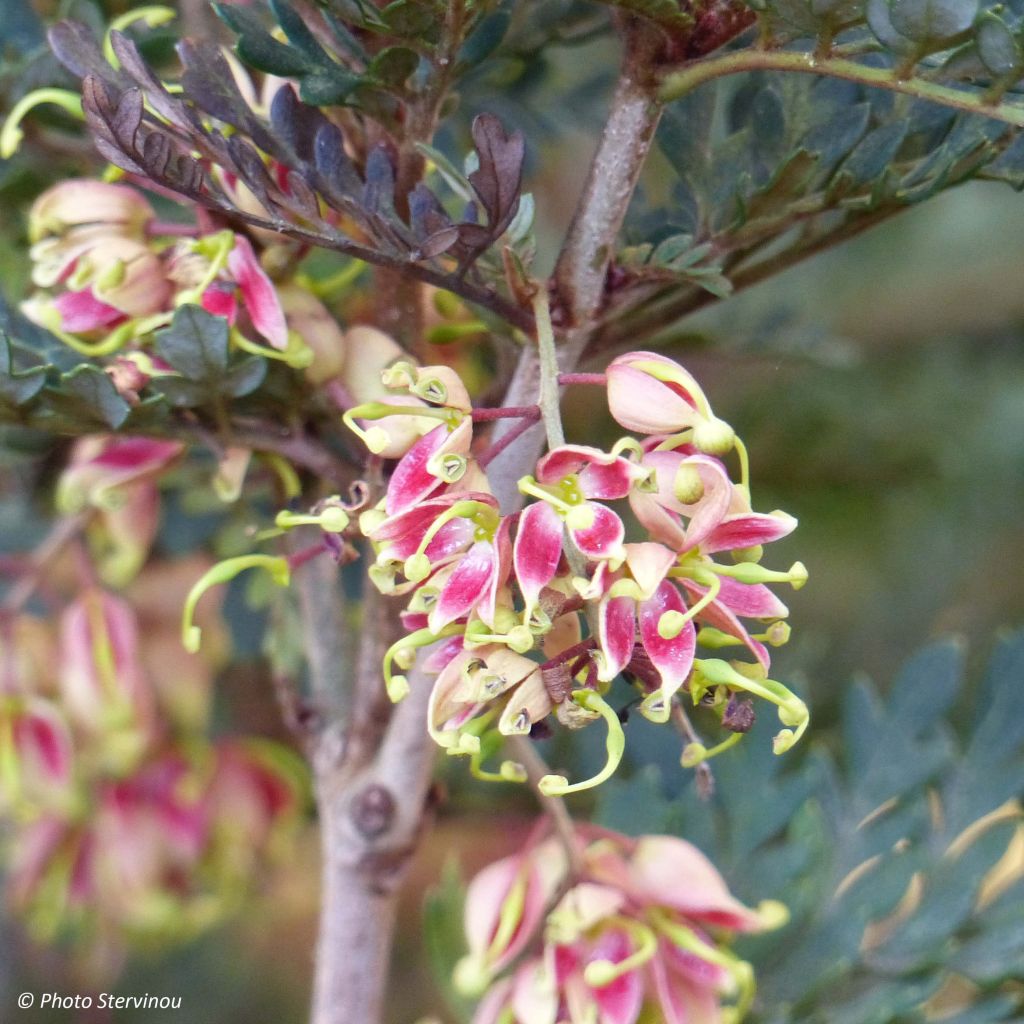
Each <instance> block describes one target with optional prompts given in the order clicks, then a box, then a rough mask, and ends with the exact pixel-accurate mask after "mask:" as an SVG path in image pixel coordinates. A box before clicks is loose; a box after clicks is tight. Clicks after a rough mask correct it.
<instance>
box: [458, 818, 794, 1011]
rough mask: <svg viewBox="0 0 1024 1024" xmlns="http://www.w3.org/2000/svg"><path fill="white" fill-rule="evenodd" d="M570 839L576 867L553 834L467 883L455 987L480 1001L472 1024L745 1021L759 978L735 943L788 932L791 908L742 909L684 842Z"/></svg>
mask: <svg viewBox="0 0 1024 1024" xmlns="http://www.w3.org/2000/svg"><path fill="white" fill-rule="evenodd" d="M573 838H574V839H575V841H576V843H577V850H576V856H575V857H574V862H573V863H572V864H570V862H569V859H568V856H567V853H566V850H565V848H564V847H563V845H562V844H561V843H560V842H559V841H556V840H555V839H554V838H550V839H546V840H544V841H542V842H534V843H532V844H528V846H527V848H526V849H525V850H524V851H523V852H521V853H517V854H515V855H513V856H510V857H506V858H505V859H503V860H500V861H497V862H496V863H494V864H491V865H489V866H488V867H486V868H485V869H484V870H483V871H481V872H480V873H479V874H478V875H477V876H476V877H475V878H474V879H473V881H472V882H471V883H470V886H469V889H468V891H467V894H466V909H465V931H466V939H467V942H468V945H469V954H468V956H467V957H466V958H465V959H464V960H462V961H461V962H460V963H459V965H458V968H457V970H456V973H455V984H456V986H457V987H458V988H459V989H461V990H462V991H463V992H465V993H466V994H467V995H472V996H480V995H483V999H482V1000H481V1002H480V1004H479V1006H478V1008H477V1011H476V1014H475V1016H474V1018H473V1024H556V1022H565V1024H637V1022H638V1021H641V1020H658V1021H664V1022H665V1024H692V1022H697V1021H699V1022H700V1024H718V1022H721V1021H725V1020H731V1021H737V1020H739V1019H740V1018H741V1017H742V1015H743V1014H744V1012H745V1011H746V1010H747V1009H748V1008H749V1006H750V1003H751V1000H752V999H753V995H754V976H753V971H752V970H751V968H750V965H749V964H748V963H746V962H745V961H743V960H741V959H739V958H738V957H737V956H736V955H735V954H734V953H732V952H731V951H730V950H729V948H728V939H729V937H730V936H731V935H732V934H734V933H736V932H757V931H762V930H764V929H766V928H773V927H779V926H780V925H782V924H783V923H784V922H785V920H786V911H785V908H784V907H782V906H781V905H780V904H778V903H773V902H770V901H769V902H766V903H763V904H761V906H760V907H759V908H758V909H757V910H756V911H755V910H751V909H750V908H748V907H746V906H744V905H743V904H742V903H741V902H740V901H739V900H737V899H736V898H735V897H734V896H733V895H732V894H731V893H730V892H729V890H728V888H727V886H726V884H725V882H724V880H723V879H722V877H721V875H720V874H719V873H718V871H717V870H716V869H715V868H714V866H713V865H712V864H711V862H710V861H709V860H708V859H707V858H706V857H705V856H704V855H703V854H702V853H701V852H700V851H699V850H697V849H696V847H694V846H692V845H691V844H690V843H688V842H686V841H685V840H682V839H677V838H675V837H671V836H664V835H648V836H641V837H639V838H637V839H630V838H627V837H626V836H623V835H619V834H617V833H614V832H607V831H604V830H601V829H596V828H593V827H589V826H578V827H577V830H576V833H575V835H574V837H573ZM723 1000H729V1001H731V1005H729V1006H723V1005H722V1003H723Z"/></svg>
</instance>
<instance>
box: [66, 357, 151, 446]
mask: <svg viewBox="0 0 1024 1024" xmlns="http://www.w3.org/2000/svg"><path fill="white" fill-rule="evenodd" d="M47 392H48V396H49V398H50V402H51V404H52V405H54V406H55V407H57V408H58V410H59V411H60V412H62V413H63V414H64V415H65V416H68V417H73V418H75V419H77V420H81V421H82V422H83V424H85V425H88V424H92V425H93V426H94V427H95V426H100V427H105V428H107V429H110V430H117V429H118V428H119V427H120V426H121V425H122V424H123V423H124V422H125V420H126V419H128V415H129V413H130V412H131V411H132V409H131V406H130V405H129V404H128V403H127V402H126V401H125V400H124V399H123V398H122V397H121V396H120V395H119V394H118V393H117V389H116V388H115V387H114V384H113V382H112V381H111V379H110V377H109V376H108V375H107V374H105V373H104V372H103V371H102V370H101V369H100V368H99V367H98V366H93V365H92V364H90V363H83V364H82V365H81V366H78V367H76V368H75V369H74V370H72V371H71V372H70V373H65V374H63V375H62V376H61V379H60V387H59V388H52V389H50V388H48V389H47Z"/></svg>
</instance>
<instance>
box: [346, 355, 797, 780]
mask: <svg viewBox="0 0 1024 1024" xmlns="http://www.w3.org/2000/svg"><path fill="white" fill-rule="evenodd" d="M382 382H383V384H384V385H385V386H386V387H387V388H388V389H390V391H391V393H392V395H393V397H391V398H388V399H385V400H381V401H374V402H369V403H364V404H361V405H357V406H354V407H351V408H350V409H349V410H348V412H347V413H346V416H345V418H346V422H348V423H349V425H350V426H351V427H352V429H353V430H354V431H355V432H356V433H357V434H358V435H359V436H360V437H361V438H362V439H363V441H364V442H365V443H366V445H367V447H369V449H370V450H371V451H372V452H375V453H377V454H379V455H382V456H384V457H388V458H397V459H398V461H397V463H396V465H395V466H394V469H393V471H392V473H391V476H390V478H389V480H388V482H387V486H386V490H385V493H384V495H383V497H382V498H381V500H380V501H379V502H378V504H377V505H376V506H374V507H373V508H372V509H369V510H367V511H364V512H363V514H362V516H361V517H360V523H359V525H360V528H361V530H362V532H363V533H364V535H365V536H366V537H368V538H369V540H370V541H371V544H372V547H373V551H374V561H373V565H372V567H371V569H370V577H371V579H372V580H373V582H374V583H375V584H376V585H377V587H378V588H379V589H380V590H381V591H383V592H384V593H388V594H396V595H402V596H408V603H407V606H406V611H405V613H404V622H405V625H406V627H407V629H408V634H407V635H406V636H405V637H403V638H402V639H401V640H399V641H398V642H397V643H396V644H395V645H394V646H393V647H392V648H391V649H390V650H389V651H388V652H387V655H386V657H385V664H384V673H385V681H386V684H387V687H388V692H389V694H390V695H391V697H392V699H394V700H399V699H401V698H402V697H403V696H405V694H406V693H407V692H408V689H409V686H410V683H409V680H408V675H407V672H408V670H409V669H410V668H411V667H412V666H413V664H414V663H415V662H416V659H417V651H418V650H419V649H420V648H429V650H428V651H426V652H425V655H424V656H423V657H422V658H421V659H420V668H421V670H422V671H424V672H427V673H434V674H436V677H437V678H436V681H435V683H434V686H433V692H432V695H431V700H430V710H429V720H428V728H429V730H430V733H431V735H432V736H433V737H434V739H435V740H436V741H437V742H438V743H439V744H440V745H441V746H442V747H444V748H445V749H446V750H447V751H448V752H449V753H451V754H464V755H468V756H470V757H471V758H472V760H473V770H474V772H475V773H476V774H478V775H481V776H483V777H494V775H495V773H490V772H487V771H486V770H485V769H483V767H482V766H481V763H480V762H481V759H482V754H481V751H482V750H484V749H494V747H495V746H496V745H500V740H501V738H502V737H508V736H516V735H526V734H530V733H535V732H536V731H537V730H538V728H544V726H542V724H541V723H543V722H544V720H545V719H548V718H549V717H554V718H556V719H557V720H558V721H559V722H560V723H562V724H563V725H566V726H568V727H569V728H578V727H581V726H585V725H587V724H589V723H591V722H594V721H597V720H598V719H603V720H604V721H605V722H606V723H607V727H608V729H609V737H608V744H607V746H608V754H609V757H608V763H607V765H606V766H605V768H604V770H603V771H602V772H601V773H599V775H597V776H596V777H595V778H593V779H589V780H585V781H583V782H577V783H573V784H570V783H569V782H568V781H567V780H566V779H564V778H562V777H561V776H547V777H546V778H545V779H544V780H543V781H542V783H541V788H542V790H544V791H545V792H547V793H549V794H561V793H566V792H571V791H573V790H576V789H581V788H585V787H587V786H590V785H594V784H595V783H596V782H599V781H601V780H602V779H604V778H606V777H607V776H608V775H609V774H610V773H611V772H612V771H614V769H615V766H616V764H617V762H618V760H619V758H620V757H621V755H622V752H623V748H624V734H623V730H622V725H621V721H620V719H621V718H622V717H624V716H623V715H622V709H620V710H619V711H616V710H613V709H612V708H611V707H610V705H609V703H608V701H607V700H606V697H607V695H608V692H609V689H610V687H611V686H612V684H613V682H614V681H615V680H616V679H618V678H620V677H621V678H623V679H625V680H626V681H627V682H628V683H629V684H631V685H632V686H633V687H634V690H635V692H636V697H635V700H636V702H637V704H638V706H639V711H640V713H641V714H643V715H644V716H646V717H647V718H649V719H651V720H652V721H655V722H666V721H668V720H669V719H670V718H673V717H678V716H679V715H681V714H683V713H684V712H683V707H682V704H681V703H680V697H681V695H684V694H685V695H686V696H687V697H688V698H689V700H690V701H691V702H692V703H693V704H698V703H699V704H701V705H703V706H705V707H707V708H709V709H710V710H711V712H712V713H713V714H714V715H715V716H716V718H717V720H718V721H719V722H720V724H721V726H722V727H723V728H724V730H725V731H726V733H727V738H726V739H725V740H723V742H722V743H720V744H719V745H718V746H717V747H714V748H712V749H711V750H708V749H707V748H706V747H705V746H704V745H703V744H701V743H700V742H697V741H694V742H692V743H690V744H689V745H688V746H687V748H686V749H685V750H684V752H683V763H684V764H685V765H693V764H696V763H698V762H700V761H702V760H704V759H706V758H707V757H709V756H711V754H713V753H715V752H717V751H718V750H719V749H722V748H723V747H724V746H728V745H731V744H732V743H734V742H735V741H736V740H738V739H739V738H740V736H741V735H742V734H743V733H744V732H746V731H747V730H749V728H750V726H751V724H752V722H753V717H754V715H753V707H752V703H751V702H750V700H749V697H750V696H756V697H761V698H764V699H766V700H768V701H770V702H772V703H774V704H775V705H776V706H777V710H778V715H779V719H780V721H781V724H782V726H783V728H782V729H781V731H779V733H778V734H777V735H776V737H775V743H774V746H775V750H776V752H777V753H781V752H783V751H785V750H787V749H788V748H789V747H790V746H792V744H793V743H794V742H795V741H796V740H797V739H799V737H800V735H801V734H802V733H803V731H804V729H805V728H806V725H807V718H808V716H807V709H806V707H805V705H804V703H803V701H801V700H800V699H799V698H798V697H796V696H795V695H793V694H792V693H791V692H790V691H789V690H788V689H787V688H786V687H785V686H784V685H783V684H781V683H779V682H777V681H776V680H774V679H772V678H770V676H769V671H770V665H771V657H770V652H769V648H770V647H772V646H777V645H779V644H782V643H785V642H786V640H787V639H788V637H789V627H788V625H787V624H786V622H785V619H786V616H787V614H788V611H787V608H786V606H785V604H783V602H782V601H781V600H780V599H779V597H778V596H777V594H776V593H774V592H773V590H772V589H770V586H769V585H770V584H773V583H789V584H790V585H792V586H793V587H794V588H798V587H800V586H802V585H803V583H804V582H805V580H806V578H807V573H806V570H805V569H804V567H803V565H802V564H800V563H799V562H798V563H796V564H794V565H793V566H792V567H791V568H790V569H789V570H786V571H774V570H770V569H767V568H765V567H764V566H762V565H761V564H760V561H761V558H762V555H763V548H764V545H766V544H769V543H771V542H772V541H775V540H778V539H779V538H781V537H784V536H786V535H787V534H789V533H790V532H791V531H792V530H793V528H794V527H795V525H796V520H795V519H793V517H792V516H789V515H786V514H785V513H783V512H778V511H776V512H771V513H767V514H764V513H759V512H754V511H753V510H752V507H751V499H750V486H749V479H748V465H747V456H746V449H745V447H744V446H743V444H742V442H741V441H740V439H739V438H738V437H736V435H735V433H734V432H733V430H732V428H731V427H729V425H728V424H726V423H725V422H723V421H722V420H721V419H719V418H718V417H716V416H715V415H714V413H713V412H712V410H711V408H710V405H709V403H708V400H707V397H706V396H705V394H704V392H703V391H702V390H701V388H700V386H699V385H698V384H697V382H696V381H695V380H694V379H693V377H692V376H690V374H688V373H687V372H686V371H685V370H684V369H683V368H682V367H680V366H679V365H678V364H676V363H675V362H673V361H672V360H670V359H667V358H665V357H664V356H661V355H657V354H654V353H649V352H633V353H629V354H627V355H624V356H621V357H619V358H618V359H616V360H615V361H614V362H613V363H612V364H611V365H610V366H609V368H608V371H607V373H606V374H605V375H602V376H601V377H600V378H599V380H598V381H592V380H588V381H587V383H595V382H599V383H601V384H602V385H603V386H604V387H605V388H606V393H607V399H608V407H609V410H610V412H611V415H612V417H613V418H614V419H615V420H616V422H618V423H619V424H620V425H621V426H623V427H625V428H626V429H627V430H629V431H631V432H632V433H633V434H636V435H640V436H639V437H635V436H628V435H627V436H624V437H622V438H620V439H619V440H618V441H617V442H616V443H615V445H614V446H613V447H612V448H611V449H610V450H608V451H604V450H601V449H598V448H595V447H591V446H588V445H580V444H558V445H556V446H554V447H552V448H551V449H550V450H549V451H548V452H547V453H546V454H544V455H543V456H542V457H541V458H540V459H539V461H538V462H537V463H536V466H535V468H534V471H533V473H532V474H531V475H529V476H526V477H523V478H522V479H521V480H519V490H520V492H521V493H522V494H523V495H525V496H526V497H527V498H529V499H533V500H532V501H530V503H529V504H527V505H526V507H525V508H524V509H523V510H522V511H521V512H518V511H517V512H509V511H506V510H502V509H501V508H500V507H499V505H498V501H497V500H496V498H495V497H494V495H493V493H492V488H491V486H490V482H489V480H488V476H487V466H488V463H489V461H490V459H491V457H492V456H493V453H494V451H495V448H494V447H492V448H490V449H488V448H486V447H484V448H481V447H480V445H478V444H475V443H474V441H475V439H474V431H475V427H476V425H477V423H479V422H480V421H481V420H490V419H494V418H498V417H502V416H506V415H507V416H509V417H520V418H523V419H526V420H529V419H530V417H531V415H532V416H533V418H536V416H537V415H538V410H537V409H536V408H533V407H531V408H526V409H510V410H501V409H498V410H478V411H474V410H473V408H472V406H471V403H470V401H469V397H468V395H467V393H466V388H465V387H464V386H463V385H462V383H461V381H460V380H459V378H458V376H457V374H456V373H455V372H454V371H453V370H452V369H451V368H450V367H447V366H427V367H421V366H416V365H414V364H413V363H411V362H408V361H400V362H397V363H394V364H392V365H390V366H386V367H385V368H384V370H383V374H382ZM410 406H412V408H410ZM734 473H735V474H736V475H735V476H734V475H733V474H734ZM627 510H628V512H629V513H630V515H629V517H628V518H629V520H631V521H634V522H635V523H636V524H637V526H638V528H639V530H640V531H641V533H640V535H639V536H637V537H636V538H635V539H631V538H629V537H628V536H627V529H626V525H625V523H626V520H625V519H624V518H623V517H624V515H625V513H626V511H627ZM755 624H756V625H755ZM700 648H703V649H704V650H703V651H700V653H698V652H699V649H700ZM726 648H738V649H742V650H743V651H745V652H746V655H747V656H746V657H745V658H742V657H732V658H723V657H719V656H717V655H718V652H719V651H721V650H723V649H726ZM628 703H629V701H628V700H627V701H623V704H624V705H627V704H628ZM485 741H487V742H485ZM496 775H497V777H499V778H504V779H509V780H515V779H521V778H522V777H523V771H522V768H521V767H520V766H519V765H518V764H516V763H515V762H512V761H507V762H505V763H503V764H502V765H501V768H500V770H499V771H498V772H497V773H496Z"/></svg>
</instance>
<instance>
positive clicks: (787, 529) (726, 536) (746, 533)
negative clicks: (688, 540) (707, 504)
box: [701, 512, 797, 555]
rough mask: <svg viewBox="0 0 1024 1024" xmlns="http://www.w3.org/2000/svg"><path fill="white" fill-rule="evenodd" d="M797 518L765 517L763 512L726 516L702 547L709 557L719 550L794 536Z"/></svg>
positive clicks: (780, 515)
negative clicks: (789, 535) (792, 534)
mask: <svg viewBox="0 0 1024 1024" xmlns="http://www.w3.org/2000/svg"><path fill="white" fill-rule="evenodd" d="M796 526H797V521H796V519H794V518H793V516H789V515H786V514H785V513H780V514H773V515H765V514H763V513H761V512H748V513H746V514H740V515H732V516H726V517H725V519H723V520H722V522H721V523H719V525H718V526H716V527H715V529H714V530H712V532H711V534H710V535H709V536H708V537H707V538H706V539H705V541H704V543H703V544H702V545H701V549H702V550H703V551H706V552H707V553H708V554H709V555H711V554H714V553H715V552H716V551H735V550H736V549H737V548H750V547H754V546H755V545H757V544H770V543H771V542H772V541H773V540H778V539H779V538H780V537H785V536H787V535H788V534H790V533H792V532H793V531H794V530H795V529H796Z"/></svg>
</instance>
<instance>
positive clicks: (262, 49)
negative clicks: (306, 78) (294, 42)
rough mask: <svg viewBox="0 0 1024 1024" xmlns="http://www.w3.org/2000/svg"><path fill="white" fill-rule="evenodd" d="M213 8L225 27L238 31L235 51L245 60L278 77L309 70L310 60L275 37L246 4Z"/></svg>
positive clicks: (296, 75)
mask: <svg viewBox="0 0 1024 1024" xmlns="http://www.w3.org/2000/svg"><path fill="white" fill-rule="evenodd" d="M215 10H216V11H217V14H218V15H220V17H221V19H222V20H223V21H224V22H225V24H227V26H228V28H230V29H231V30H232V31H233V32H235V33H236V34H237V35H238V44H237V47H236V48H237V50H238V55H239V57H241V58H242V60H244V61H245V62H246V63H247V64H251V65H252V66H253V67H254V68H257V69H258V70H260V71H265V72H267V74H270V75H278V76H279V77H281V78H291V77H299V78H301V77H302V76H303V75H305V74H307V73H308V72H309V70H310V68H311V66H312V65H311V62H310V60H309V59H308V58H307V57H306V56H305V55H304V54H302V53H300V52H299V51H298V50H296V49H295V48H294V47H292V46H288V45H286V44H285V43H282V42H279V41H278V40H277V39H275V38H274V37H273V36H272V35H271V34H270V33H269V32H268V31H267V30H266V29H265V28H264V27H263V24H262V22H261V21H260V19H259V18H258V17H257V16H256V14H255V13H254V12H252V11H250V10H249V9H248V8H245V7H241V6H239V5H237V4H216V5H215Z"/></svg>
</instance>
